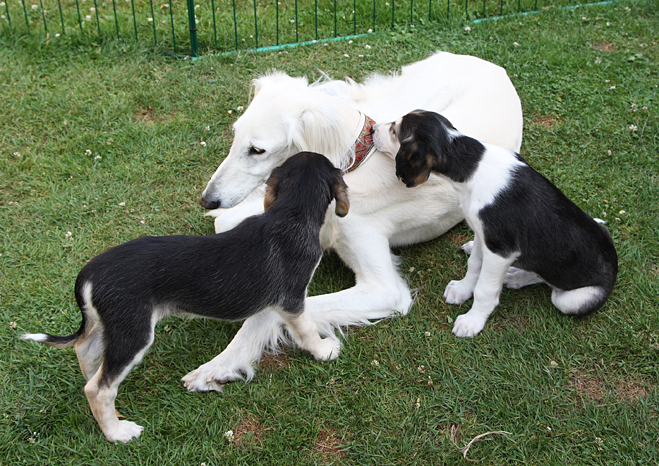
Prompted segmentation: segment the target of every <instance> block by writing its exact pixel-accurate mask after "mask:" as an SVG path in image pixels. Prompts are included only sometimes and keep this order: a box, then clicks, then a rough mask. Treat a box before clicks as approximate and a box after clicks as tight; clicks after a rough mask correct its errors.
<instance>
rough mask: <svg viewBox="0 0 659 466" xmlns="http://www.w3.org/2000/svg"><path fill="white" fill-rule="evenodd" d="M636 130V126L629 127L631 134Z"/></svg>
mask: <svg viewBox="0 0 659 466" xmlns="http://www.w3.org/2000/svg"><path fill="white" fill-rule="evenodd" d="M637 129H638V126H636V125H629V130H630V131H631V132H632V133H633V132H634V131H636V130H637Z"/></svg>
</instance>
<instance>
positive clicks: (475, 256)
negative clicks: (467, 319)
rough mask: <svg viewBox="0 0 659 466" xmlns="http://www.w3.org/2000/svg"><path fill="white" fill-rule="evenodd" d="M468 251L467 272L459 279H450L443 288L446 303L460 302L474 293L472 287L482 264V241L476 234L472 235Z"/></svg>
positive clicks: (476, 280) (474, 285)
mask: <svg viewBox="0 0 659 466" xmlns="http://www.w3.org/2000/svg"><path fill="white" fill-rule="evenodd" d="M467 244H469V243H467ZM465 246H466V245H465ZM463 249H464V246H463ZM465 251H466V250H465ZM470 252H471V255H470V256H469V260H468V261H467V273H466V274H465V277H464V278H463V279H462V280H459V281H458V280H452V281H450V282H449V284H448V285H447V286H446V289H445V290H444V299H445V300H446V302H447V303H448V304H462V303H464V302H465V301H466V300H468V299H469V298H471V295H472V294H473V293H474V288H475V287H476V283H477V282H478V277H479V276H480V273H481V267H482V265H483V242H482V241H481V239H480V237H479V236H478V235H474V241H473V243H472V245H471V247H470Z"/></svg>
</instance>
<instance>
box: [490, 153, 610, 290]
mask: <svg viewBox="0 0 659 466" xmlns="http://www.w3.org/2000/svg"><path fill="white" fill-rule="evenodd" d="M519 158H520V160H522V161H523V159H522V158H521V157H519ZM479 217H480V219H481V221H482V223H483V228H484V236H485V238H484V240H485V244H486V245H487V247H488V248H489V249H490V250H492V251H493V252H495V253H497V254H500V255H502V256H508V255H510V254H511V253H514V252H516V251H519V252H520V256H519V257H518V259H517V261H516V263H515V264H514V265H515V266H516V267H519V268H521V269H524V270H528V271H532V272H535V273H537V274H538V275H539V276H540V277H542V278H543V279H544V280H545V281H547V282H548V283H549V284H551V285H553V286H555V287H557V288H560V289H562V290H566V291H567V290H572V289H576V288H581V287H586V286H600V287H602V288H603V289H605V290H607V293H606V296H608V292H609V291H610V290H611V289H612V288H613V285H614V284H615V280H616V275H617V271H618V259H617V254H616V250H615V247H614V245H613V240H612V239H611V235H610V234H609V232H608V230H606V228H604V227H603V226H602V225H600V224H598V223H597V222H596V221H595V220H593V219H592V218H591V217H590V216H589V215H588V214H586V213H585V212H584V211H582V210H581V209H580V208H579V207H577V206H576V205H575V204H574V203H573V202H572V201H571V200H569V199H568V198H567V197H566V196H565V195H564V194H563V193H562V192H561V191H560V190H559V189H558V188H557V187H556V186H554V185H553V184H552V183H551V182H550V181H549V180H547V179H546V178H545V177H544V176H542V175H541V174H539V173H538V172H536V171H535V170H534V169H533V168H531V167H530V166H528V165H526V164H524V165H521V166H517V167H515V168H514V169H513V171H512V173H511V180H510V183H509V185H508V186H507V187H506V188H505V189H504V190H502V191H501V192H500V193H499V194H498V195H497V196H496V197H495V199H494V201H493V202H492V203H491V204H489V205H487V206H486V207H484V208H483V209H481V211H480V212H479ZM606 296H605V297H604V299H606Z"/></svg>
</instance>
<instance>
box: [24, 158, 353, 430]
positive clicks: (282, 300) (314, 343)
mask: <svg viewBox="0 0 659 466" xmlns="http://www.w3.org/2000/svg"><path fill="white" fill-rule="evenodd" d="M334 199H336V209H335V212H336V214H337V215H339V216H345V215H346V214H347V213H348V208H349V204H348V195H347V186H346V185H345V183H344V182H343V178H342V176H341V170H339V169H338V168H334V166H333V165H332V164H331V163H330V161H329V160H327V159H326V158H325V157H324V156H322V155H320V154H315V153H311V152H303V153H300V154H298V155H296V156H294V157H292V158H290V159H288V160H287V161H286V162H285V163H284V164H283V165H282V166H281V167H279V168H277V169H275V170H274V171H273V172H272V175H271V176H270V178H269V179H268V182H267V191H266V196H265V210H266V212H265V213H264V214H261V215H257V216H254V217H249V218H247V219H245V220H244V221H243V222H242V223H240V224H239V225H238V226H236V227H235V228H234V229H232V230H229V231H227V232H225V233H220V234H217V235H212V236H164V237H143V238H139V239H136V240H133V241H129V242H127V243H124V244H121V245H119V246H116V247H113V248H111V249H108V250H107V251H105V252H104V253H102V254H100V255H98V256H96V257H94V258H93V259H92V260H91V261H89V262H88V263H87V265H85V266H84V267H83V268H82V270H81V271H80V274H79V275H78V279H77V281H76V285H75V296H76V300H77V302H78V306H79V307H80V310H81V311H82V324H81V325H80V328H79V329H78V331H77V332H76V333H74V334H73V335H69V336H66V337H59V336H53V335H45V334H28V335H25V336H24V338H26V339H32V340H36V341H39V342H42V343H45V344H47V345H51V346H57V347H66V346H71V345H74V344H75V349H76V354H77V355H78V361H79V362H80V367H81V369H82V373H83V375H84V376H85V378H86V379H87V380H88V382H87V384H86V385H85V394H86V395H87V399H88V401H89V404H90V406H91V409H92V413H93V414H94V417H95V418H96V420H97V421H98V423H99V425H100V427H101V430H103V433H104V434H105V437H106V438H107V439H108V440H109V441H111V442H116V441H120V442H128V441H129V440H130V439H132V438H135V437H139V436H140V434H141V432H142V427H140V426H138V425H137V424H135V423H134V422H129V421H120V420H119V419H118V418H117V414H116V412H115V408H114V400H115V398H116V396H117V388H118V386H119V384H120V383H121V381H122V380H123V379H124V378H125V377H126V376H127V375H128V372H129V371H130V370H131V368H132V367H133V366H134V365H135V364H137V363H138V362H140V360H141V359H142V357H143V356H144V353H145V352H146V351H147V349H148V348H149V347H150V346H151V344H152V343H153V335H154V327H155V325H156V323H157V322H158V321H159V320H160V319H162V318H163V317H165V316H168V315H171V314H176V313H184V314H188V315H195V316H200V317H208V318H213V319H219V320H230V321H236V320H243V319H246V318H247V317H249V316H252V315H254V314H256V313H258V312H259V311H262V310H264V309H266V308H270V309H273V310H276V311H277V312H278V313H279V315H281V317H282V318H283V320H284V321H285V322H286V323H287V324H288V325H289V327H290V329H291V333H292V336H293V339H294V340H295V342H296V343H297V344H298V345H299V346H300V347H302V348H303V349H305V350H307V351H309V352H310V353H311V354H313V356H314V357H315V358H316V359H322V360H329V359H334V358H336V357H337V356H338V355H339V349H340V345H339V343H338V341H336V340H332V339H329V338H326V339H321V338H320V336H319V335H318V330H317V329H316V324H315V322H314V321H313V320H312V319H311V318H310V317H309V315H308V313H305V312H304V301H305V298H306V294H307V287H308V285H309V282H310V281H311V277H312V276H313V273H314V271H315V270H316V267H317V266H318V263H319V262H320V258H321V256H322V253H323V251H322V249H321V246H320V227H321V226H322V225H323V222H324V220H325V215H326V213H327V208H328V206H329V204H330V203H331V202H332V200H334Z"/></svg>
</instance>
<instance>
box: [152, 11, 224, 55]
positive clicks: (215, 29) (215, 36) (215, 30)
mask: <svg viewBox="0 0 659 466" xmlns="http://www.w3.org/2000/svg"><path fill="white" fill-rule="evenodd" d="M151 1H153V0H151ZM211 7H212V8H213V34H214V36H213V37H214V38H215V50H217V25H216V24H215V0H211Z"/></svg>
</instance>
